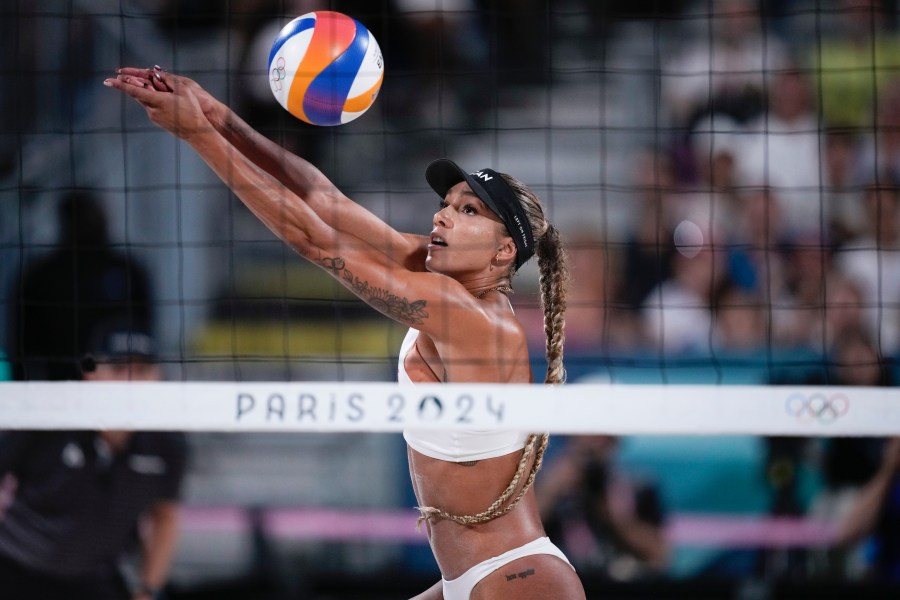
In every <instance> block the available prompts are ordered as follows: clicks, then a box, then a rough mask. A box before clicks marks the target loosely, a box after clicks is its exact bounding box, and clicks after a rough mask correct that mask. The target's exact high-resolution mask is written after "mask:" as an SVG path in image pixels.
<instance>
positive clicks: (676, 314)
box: [641, 221, 726, 353]
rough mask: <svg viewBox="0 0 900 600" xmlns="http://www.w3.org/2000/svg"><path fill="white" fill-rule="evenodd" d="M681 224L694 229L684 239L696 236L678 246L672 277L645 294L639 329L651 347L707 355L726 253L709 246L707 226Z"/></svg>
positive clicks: (667, 351) (670, 351)
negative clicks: (705, 228)
mask: <svg viewBox="0 0 900 600" xmlns="http://www.w3.org/2000/svg"><path fill="white" fill-rule="evenodd" d="M682 223H683V224H684V225H681V227H683V228H684V229H686V230H687V231H692V232H693V233H690V234H689V235H686V237H689V238H694V237H696V239H695V240H690V239H688V240H686V243H684V244H680V245H678V246H677V249H678V254H677V255H676V256H675V259H674V261H673V262H672V276H671V277H670V278H669V279H667V280H665V281H663V282H661V283H660V284H659V285H658V286H656V288H655V289H654V290H652V291H651V292H650V293H649V294H648V295H647V298H646V300H645V301H644V304H643V306H642V307H641V319H642V329H643V331H644V335H645V336H646V339H647V340H648V341H649V343H650V344H651V348H653V349H655V350H658V351H661V352H666V353H675V352H699V353H706V352H709V351H710V349H711V347H712V342H713V339H714V336H713V330H712V309H713V304H714V299H715V297H716V294H717V292H718V291H719V289H720V286H722V285H723V282H724V281H725V280H726V268H725V260H724V254H725V253H724V252H723V251H721V250H719V249H717V248H715V247H714V246H713V245H712V244H711V241H710V238H711V236H710V234H709V232H708V230H704V229H703V228H701V227H700V226H699V225H697V224H695V223H693V222H691V221H683V222H682ZM677 231H678V230H677V228H676V233H677Z"/></svg>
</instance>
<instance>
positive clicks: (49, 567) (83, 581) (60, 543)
mask: <svg viewBox="0 0 900 600" xmlns="http://www.w3.org/2000/svg"><path fill="white" fill-rule="evenodd" d="M98 327H99V329H100V332H99V334H98V335H94V336H92V338H93V341H92V342H91V344H90V345H89V347H90V349H91V354H90V355H89V356H87V357H85V359H84V361H83V363H84V370H85V373H84V379H85V380H88V381H128V380H132V381H135V380H139V381H154V380H158V379H160V377H161V374H160V368H159V365H158V364H156V362H155V361H154V359H153V357H154V348H153V340H152V339H151V338H150V337H149V336H148V335H147V334H146V333H142V332H140V331H135V330H130V329H127V328H125V329H123V328H122V327H121V326H119V327H116V326H115V325H109V324H106V323H104V324H101V325H100V326H98ZM186 459H187V444H186V439H185V437H184V435H183V434H181V433H173V432H136V431H135V432H132V431H0V481H3V477H4V475H5V476H6V482H7V484H9V483H12V485H13V486H14V487H15V489H14V491H13V496H12V501H11V503H10V504H9V506H8V507H7V508H6V511H5V514H2V515H0V596H2V597H3V598H10V599H20V598H22V599H24V598H35V599H38V598H39V599H40V600H56V599H60V600H62V599H66V600H72V599H81V598H84V599H91V600H114V599H115V600H120V599H122V600H124V599H132V600H150V599H151V598H153V597H154V596H155V595H156V593H157V592H158V591H159V589H160V588H161V587H163V585H164V584H165V582H166V578H167V575H168V569H169V565H170V562H171V558H172V555H173V551H174V549H175V544H176V540H177V534H178V501H179V490H180V486H181V482H182V479H183V475H184V472H185V467H186ZM138 548H139V549H140V550H141V556H142V560H141V569H140V581H139V582H126V580H125V578H124V577H123V575H122V574H121V573H120V572H119V568H118V565H119V562H120V560H121V559H122V558H123V557H125V556H127V555H128V553H129V552H130V551H132V550H136V549H138Z"/></svg>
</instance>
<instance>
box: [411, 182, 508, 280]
mask: <svg viewBox="0 0 900 600" xmlns="http://www.w3.org/2000/svg"><path fill="white" fill-rule="evenodd" d="M432 225H433V228H432V230H431V240H430V243H429V244H428V257H427V259H426V261H425V266H426V267H427V268H428V270H429V271H432V272H435V273H444V274H446V275H451V276H457V277H460V276H463V277H464V276H465V275H472V274H480V273H482V272H483V271H486V270H489V268H490V265H491V261H492V260H493V258H494V256H495V255H496V253H497V250H498V249H499V248H500V247H501V245H502V242H501V240H502V237H503V235H504V233H505V232H506V229H505V227H504V225H503V222H502V221H501V220H500V218H499V217H498V216H497V215H496V214H495V213H494V212H493V211H492V210H491V209H490V208H488V207H487V205H486V204H485V203H484V202H482V201H481V199H480V198H479V197H478V196H476V195H475V193H474V192H472V190H471V188H469V184H467V183H466V182H461V183H458V184H456V185H455V186H453V187H452V188H450V191H449V192H447V196H446V197H445V198H444V199H443V200H442V201H441V204H440V210H438V212H437V213H435V215H434V219H433V221H432Z"/></svg>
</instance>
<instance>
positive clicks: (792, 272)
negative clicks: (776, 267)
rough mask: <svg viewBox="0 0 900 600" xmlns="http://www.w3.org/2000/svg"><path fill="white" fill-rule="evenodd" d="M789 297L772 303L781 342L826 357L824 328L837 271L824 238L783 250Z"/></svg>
mask: <svg viewBox="0 0 900 600" xmlns="http://www.w3.org/2000/svg"><path fill="white" fill-rule="evenodd" d="M783 254H784V260H783V263H782V264H783V266H784V278H785V284H786V287H787V293H786V294H785V295H783V296H782V297H781V298H779V299H777V300H775V301H773V303H772V320H773V323H775V330H776V332H777V333H778V342H779V343H780V344H781V345H783V346H787V347H800V348H809V349H811V350H813V351H816V352H819V353H821V354H824V353H825V352H827V350H828V346H827V344H826V343H825V341H824V337H823V336H824V330H823V324H824V319H825V315H826V312H827V310H828V307H827V305H826V300H827V285H828V281H829V278H831V277H832V274H833V271H834V255H833V248H832V247H831V245H830V244H828V243H824V242H823V240H822V236H821V235H818V234H809V235H807V236H800V237H796V238H794V239H793V240H792V241H791V242H790V243H788V244H786V245H785V246H784V249H783Z"/></svg>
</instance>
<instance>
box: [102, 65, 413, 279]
mask: <svg viewBox="0 0 900 600" xmlns="http://www.w3.org/2000/svg"><path fill="white" fill-rule="evenodd" d="M117 79H118V80H120V81H123V82H125V83H128V84H130V85H133V86H136V87H141V88H143V89H146V90H147V91H148V92H151V91H152V92H157V93H182V94H185V95H189V96H192V97H193V98H194V99H195V100H196V101H197V103H198V105H199V108H200V110H202V112H203V115H204V116H205V117H206V120H207V121H208V122H209V125H210V126H211V127H212V128H213V129H215V130H216V131H217V132H218V133H219V134H220V135H221V136H222V137H223V138H225V140H226V141H227V142H228V143H229V144H230V145H231V146H232V147H233V148H234V150H236V151H237V152H238V153H240V154H241V155H242V156H243V157H245V158H246V159H247V160H248V161H250V162H251V163H253V164H254V165H256V166H257V167H259V168H260V169H262V170H263V171H265V172H266V173H268V174H269V175H271V176H272V177H273V178H275V179H276V180H277V181H278V182H280V183H281V184H282V185H284V186H285V187H286V188H287V189H289V190H290V191H292V192H293V193H294V194H296V195H297V196H299V197H301V198H303V199H304V201H305V202H306V204H307V206H309V207H310V208H311V209H312V210H313V211H314V212H315V213H316V214H317V215H318V216H319V218H320V219H322V220H323V221H324V222H325V223H326V224H328V225H329V226H331V227H332V228H334V229H336V230H338V231H342V232H346V233H351V234H355V235H359V233H360V232H366V235H365V236H364V238H363V239H364V241H365V242H367V243H368V244H369V245H371V246H372V247H374V248H375V249H377V250H378V251H379V252H381V253H383V254H386V255H388V256H389V257H390V258H391V259H392V260H393V261H394V262H396V263H398V264H402V265H404V266H405V267H406V268H407V269H409V270H414V271H416V270H423V269H424V263H425V254H426V253H427V250H426V245H427V243H428V242H427V238H426V237H425V236H421V235H413V234H408V233H403V232H399V231H397V230H396V229H394V228H393V227H391V226H390V225H388V224H387V223H386V222H384V221H383V220H381V219H380V218H379V217H377V216H376V215H374V214H373V213H372V212H370V211H369V210H367V209H366V208H365V207H363V206H361V205H359V204H357V203H356V202H354V201H353V200H351V199H350V198H347V197H346V196H345V195H344V194H343V193H341V191H340V190H339V189H338V188H337V187H336V186H335V185H334V184H333V183H332V181H331V180H330V179H328V177H326V176H325V174H324V173H322V172H321V171H320V170H319V169H318V168H317V167H316V166H315V165H313V164H312V163H310V162H309V161H307V160H306V159H304V158H302V157H300V156H298V155H296V154H294V153H292V152H290V151H288V150H287V149H286V148H284V147H282V146H281V145H279V144H277V143H275V142H274V141H272V140H270V139H269V138H267V137H266V136H264V135H262V134H261V133H260V132H258V131H256V130H255V129H253V127H251V126H250V125H249V124H248V123H247V122H246V121H244V120H243V119H242V118H241V117H240V116H239V115H238V114H237V113H236V112H234V111H233V110H232V109H231V108H230V107H228V106H227V105H226V104H225V103H223V102H221V101H220V100H218V99H217V98H215V97H214V96H213V95H212V94H210V93H209V92H208V91H206V90H205V89H204V88H203V87H202V86H200V84H198V83H197V82H196V81H194V80H193V79H190V78H189V77H184V76H181V75H175V74H173V73H168V72H166V71H164V70H162V69H160V68H158V67H154V68H150V69H141V68H134V67H124V68H122V69H119V71H118V75H117ZM150 97H151V98H152V96H150ZM136 99H137V100H138V101H139V102H140V99H139V98H136ZM142 104H143V103H142ZM145 108H146V105H145Z"/></svg>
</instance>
